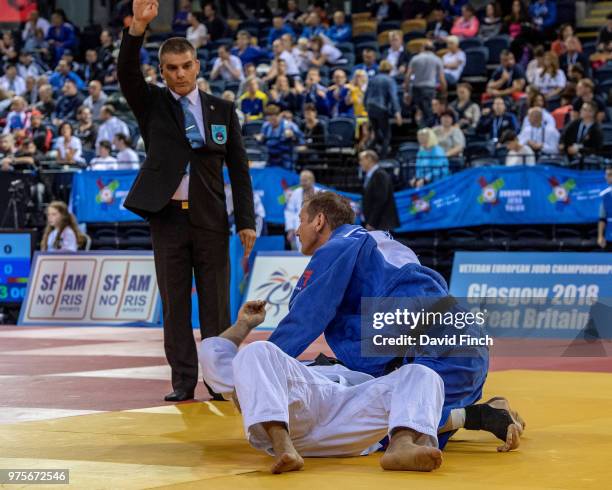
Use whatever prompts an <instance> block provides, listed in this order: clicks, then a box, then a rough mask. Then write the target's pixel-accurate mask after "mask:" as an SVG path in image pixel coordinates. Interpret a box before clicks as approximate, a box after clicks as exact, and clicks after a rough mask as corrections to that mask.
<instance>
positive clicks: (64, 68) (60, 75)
mask: <svg viewBox="0 0 612 490" xmlns="http://www.w3.org/2000/svg"><path fill="white" fill-rule="evenodd" d="M66 80H71V81H72V82H73V83H74V84H75V85H76V87H77V88H78V89H79V90H80V89H82V88H85V82H83V80H81V77H79V76H78V75H77V74H76V73H74V72H73V71H72V69H71V68H70V65H69V64H68V62H67V61H66V60H64V59H62V60H60V61H59V63H58V64H57V67H56V68H55V72H54V73H53V75H51V76H50V77H49V84H50V85H51V86H52V87H53V89H54V90H59V89H60V88H62V87H63V86H64V84H65V83H66Z"/></svg>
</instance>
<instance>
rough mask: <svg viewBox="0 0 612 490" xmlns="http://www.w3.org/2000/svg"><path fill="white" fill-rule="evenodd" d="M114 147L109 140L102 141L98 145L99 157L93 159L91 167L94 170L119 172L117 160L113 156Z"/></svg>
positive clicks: (90, 163)
mask: <svg viewBox="0 0 612 490" xmlns="http://www.w3.org/2000/svg"><path fill="white" fill-rule="evenodd" d="M112 149H113V145H112V143H111V142H110V141H108V140H102V141H100V144H99V145H98V156H97V157H95V158H92V160H91V162H89V166H90V168H91V169H92V170H117V169H118V166H117V159H116V158H115V157H114V156H111V150H112Z"/></svg>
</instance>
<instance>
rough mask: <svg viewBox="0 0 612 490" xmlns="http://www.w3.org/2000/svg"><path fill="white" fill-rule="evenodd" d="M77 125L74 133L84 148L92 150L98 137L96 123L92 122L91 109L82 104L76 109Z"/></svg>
mask: <svg viewBox="0 0 612 490" xmlns="http://www.w3.org/2000/svg"><path fill="white" fill-rule="evenodd" d="M76 118H77V126H76V130H75V132H74V135H75V136H76V137H77V138H79V139H80V140H81V143H82V144H83V149H84V150H93V149H94V148H95V147H96V139H97V137H98V125H97V124H96V123H94V122H93V117H92V115H91V109H90V108H89V107H87V106H86V105H85V104H83V105H82V106H81V107H79V108H78V110H77V116H76Z"/></svg>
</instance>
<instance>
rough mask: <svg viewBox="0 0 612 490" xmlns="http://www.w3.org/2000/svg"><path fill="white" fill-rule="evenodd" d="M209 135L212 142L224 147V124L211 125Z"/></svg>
mask: <svg viewBox="0 0 612 490" xmlns="http://www.w3.org/2000/svg"><path fill="white" fill-rule="evenodd" d="M210 133H211V134H212V138H213V141H214V142H215V143H217V144H218V145H224V144H225V142H226V141H227V127H226V126H225V124H211V125H210Z"/></svg>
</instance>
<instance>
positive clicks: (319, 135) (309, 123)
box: [298, 104, 325, 151]
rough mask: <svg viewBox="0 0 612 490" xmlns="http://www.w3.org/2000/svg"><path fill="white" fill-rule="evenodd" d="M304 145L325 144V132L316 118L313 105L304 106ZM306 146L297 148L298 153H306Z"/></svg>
mask: <svg viewBox="0 0 612 490" xmlns="http://www.w3.org/2000/svg"><path fill="white" fill-rule="evenodd" d="M303 133H304V144H305V145H313V144H314V145H322V144H323V143H324V142H325V130H324V128H323V124H321V121H319V119H318V117H317V108H316V107H315V106H314V104H304V130H303ZM308 149H309V148H308V147H307V146H299V147H298V151H307V150H308Z"/></svg>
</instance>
